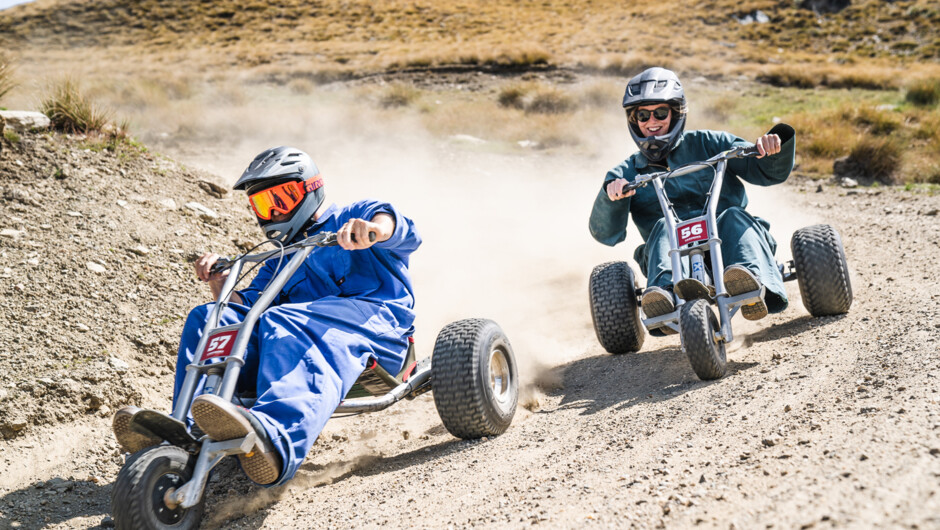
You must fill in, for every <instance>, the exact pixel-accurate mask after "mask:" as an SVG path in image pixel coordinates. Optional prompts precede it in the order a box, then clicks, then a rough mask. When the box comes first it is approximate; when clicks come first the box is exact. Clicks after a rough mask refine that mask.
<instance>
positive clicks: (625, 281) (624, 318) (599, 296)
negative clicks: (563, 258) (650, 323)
mask: <svg viewBox="0 0 940 530" xmlns="http://www.w3.org/2000/svg"><path fill="white" fill-rule="evenodd" d="M588 294H589V296H590V302H591V319H592V320H593V321H594V332H595V333H596V334H597V340H598V342H600V343H601V346H603V347H604V349H605V350H607V352H608V353H628V352H636V351H640V348H642V347H643V340H644V339H645V338H646V333H645V332H644V330H643V322H642V321H641V320H640V306H639V304H638V303H637V298H636V280H635V276H634V275H633V269H631V268H630V265H628V264H627V263H626V262H624V261H611V262H608V263H603V264H601V265H598V266H597V267H594V270H593V271H592V272H591V285H590V287H589V289H588Z"/></svg>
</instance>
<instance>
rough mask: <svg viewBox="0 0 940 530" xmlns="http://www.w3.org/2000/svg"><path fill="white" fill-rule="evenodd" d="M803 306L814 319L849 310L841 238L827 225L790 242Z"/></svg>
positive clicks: (805, 231) (810, 229) (807, 230)
mask: <svg viewBox="0 0 940 530" xmlns="http://www.w3.org/2000/svg"><path fill="white" fill-rule="evenodd" d="M790 250H791V251H792V252H793V263H794V264H795V265H796V278H797V280H798V281H799V284H800V296H801V297H802V298H803V305H804V306H805V307H806V310H807V311H809V313H810V314H811V315H813V316H814V317H822V316H830V315H842V314H844V313H848V311H849V307H851V306H852V283H851V281H850V280H849V266H848V264H847V263H846V260H845V250H844V249H843V248H842V238H841V237H839V233H838V232H836V230H835V228H833V227H831V226H829V225H813V226H808V227H806V228H801V229H799V230H797V231H796V232H794V233H793V238H792V239H791V240H790Z"/></svg>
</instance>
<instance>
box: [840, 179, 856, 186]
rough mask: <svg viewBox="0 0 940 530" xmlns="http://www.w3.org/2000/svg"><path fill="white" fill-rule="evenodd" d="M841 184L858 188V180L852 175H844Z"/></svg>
mask: <svg viewBox="0 0 940 530" xmlns="http://www.w3.org/2000/svg"><path fill="white" fill-rule="evenodd" d="M841 185H842V187H843V188H856V187H858V181H857V180H855V179H853V178H852V177H844V178H843V179H842V184H841Z"/></svg>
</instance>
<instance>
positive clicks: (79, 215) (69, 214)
mask: <svg viewBox="0 0 940 530" xmlns="http://www.w3.org/2000/svg"><path fill="white" fill-rule="evenodd" d="M65 215H67V216H69V217H81V216H82V213H81V212H65Z"/></svg>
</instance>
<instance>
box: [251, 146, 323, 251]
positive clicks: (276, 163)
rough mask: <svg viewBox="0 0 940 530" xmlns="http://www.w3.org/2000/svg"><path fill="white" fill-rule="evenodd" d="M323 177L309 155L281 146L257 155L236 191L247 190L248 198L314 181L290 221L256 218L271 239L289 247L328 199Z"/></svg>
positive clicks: (291, 214) (291, 213) (293, 211)
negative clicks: (285, 185) (278, 187)
mask: <svg viewBox="0 0 940 530" xmlns="http://www.w3.org/2000/svg"><path fill="white" fill-rule="evenodd" d="M319 175H320V170H319V169H318V168H317V165H316V164H315V163H314V162H313V159H311V158H310V156H309V155H307V153H304V152H303V151H301V150H299V149H295V148H293V147H286V146H281V147H275V148H273V149H268V150H266V151H264V152H262V153H261V154H259V155H258V156H256V157H255V159H254V160H252V161H251V164H249V165H248V168H247V169H246V170H245V171H244V173H242V176H241V177H239V179H238V181H237V182H235V186H234V189H236V190H246V191H247V192H248V195H252V194H254V193H257V192H259V191H262V190H265V189H267V188H270V187H272V186H276V185H278V184H282V183H284V182H287V181H297V182H301V183H305V182H306V181H308V180H311V179H313V183H312V184H311V185H309V186H307V190H306V193H305V194H304V197H303V199H302V200H301V201H300V203H298V204H297V206H296V207H295V208H294V209H293V210H292V211H291V212H290V213H289V214H288V216H287V218H286V219H283V220H281V221H278V222H275V221H274V219H273V217H272V218H271V219H267V220H265V219H261V218H260V217H257V216H256V219H257V220H258V224H259V225H260V226H261V229H262V230H263V231H264V235H265V236H266V237H267V238H268V239H274V240H277V241H279V242H281V243H282V244H285V245H287V244H289V243H291V242H292V241H293V240H294V238H296V237H297V236H298V235H299V234H301V233H303V231H304V230H306V228H307V227H308V226H309V225H310V224H311V223H312V222H313V214H315V213H316V211H317V209H318V208H319V207H320V205H321V204H323V201H324V200H325V199H326V194H325V192H324V190H323V182H322V179H320V180H317V179H316V178H315V177H318V176H319Z"/></svg>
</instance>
